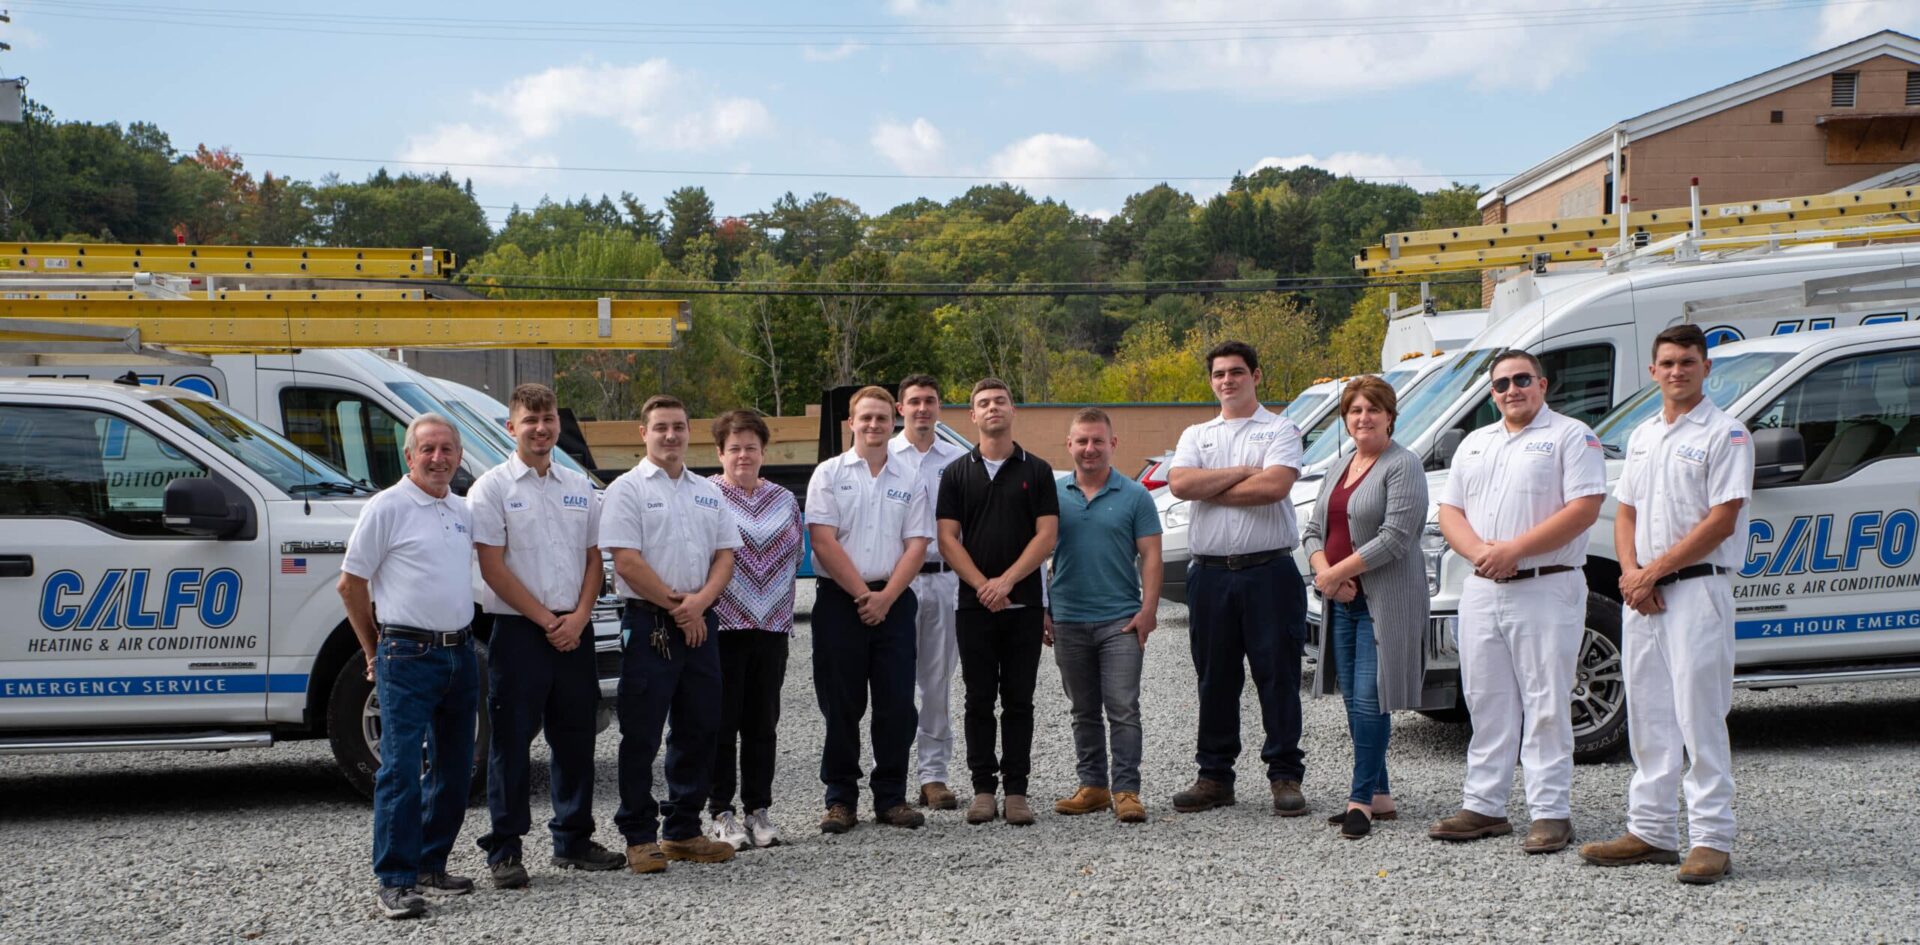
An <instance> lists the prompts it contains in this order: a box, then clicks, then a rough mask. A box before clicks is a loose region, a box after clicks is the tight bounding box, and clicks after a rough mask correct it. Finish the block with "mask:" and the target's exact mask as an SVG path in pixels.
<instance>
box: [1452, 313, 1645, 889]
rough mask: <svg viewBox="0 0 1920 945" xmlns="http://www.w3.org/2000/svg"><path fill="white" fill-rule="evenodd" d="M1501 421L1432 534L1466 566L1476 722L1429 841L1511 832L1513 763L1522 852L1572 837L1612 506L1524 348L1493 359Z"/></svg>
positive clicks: (1587, 451)
mask: <svg viewBox="0 0 1920 945" xmlns="http://www.w3.org/2000/svg"><path fill="white" fill-rule="evenodd" d="M1490 374H1491V376H1492V378H1493V402H1494V405H1495V406H1496V407H1498V408H1499V409H1500V419H1499V420H1497V421H1495V422H1494V423H1491V424H1488V425H1487V426H1484V427H1481V428H1480V429H1478V430H1475V431H1473V433H1472V434H1470V435H1468V437H1467V438H1466V439H1465V440H1463V441H1462V442H1461V443H1460V448H1459V450H1458V451H1457V452H1456V453H1455V454H1454V455H1455V459H1454V461H1453V472H1452V474H1451V475H1450V476H1448V477H1447V484H1446V486H1445V487H1444V489H1443V490H1442V491H1441V493H1440V531H1441V532H1442V533H1443V534H1444V535H1445V536H1446V539H1447V544H1449V545H1451V546H1452V547H1453V550H1454V552H1455V553H1456V554H1458V555H1460V557H1462V558H1465V559H1466V560H1467V561H1469V562H1471V563H1472V564H1473V575H1472V576H1470V577H1468V578H1467V584H1466V588H1465V589H1464V590H1463V592H1462V594H1461V600H1460V680H1461V684H1462V685H1463V687H1464V688H1465V690H1466V699H1467V708H1468V710H1469V711H1470V712H1471V713H1472V715H1473V740H1472V741H1471V742H1470V743H1469V744H1468V746H1467V778H1466V786H1465V789H1464V792H1463V793H1464V797H1463V799H1462V800H1461V803H1460V812H1459V813H1457V814H1454V815H1452V816H1450V817H1446V818H1444V819H1442V820H1440V821H1439V822H1437V823H1435V824H1434V825H1433V826H1432V827H1430V828H1429V829H1428V830H1427V836H1429V837H1432V838H1434V839H1436V840H1478V839H1480V838H1482V837H1493V836H1504V835H1506V834H1509V833H1512V832H1513V825H1512V824H1510V823H1508V821H1507V794H1508V792H1509V790H1510V789H1511V788H1512V786H1513V765H1514V761H1515V760H1516V759H1517V760H1518V761H1519V762H1520V765H1521V767H1522V769H1523V770H1525V772H1526V778H1527V813H1528V815H1529V816H1531V817H1532V819H1533V824H1532V826H1531V827H1529V828H1528V830H1527V838H1526V840H1525V841H1524V842H1523V843H1522V844H1521V847H1520V848H1521V849H1522V850H1525V851H1526V852H1528V853H1553V852H1556V851H1559V850H1564V849H1566V846H1567V844H1568V843H1569V842H1570V841H1571V840H1572V839H1573V820H1572V810H1571V807H1570V805H1569V803H1568V795H1569V794H1570V793H1571V791H1572V789H1573V715H1572V713H1571V711H1570V709H1569V705H1568V694H1569V693H1570V692H1572V690H1573V681H1574V674H1575V670H1576V666H1577V664H1578V663H1579V660H1580V640H1581V636H1582V634H1583V633H1584V625H1585V623H1586V621H1585V617H1586V613H1587V608H1586V599H1587V582H1586V577H1585V575H1584V573H1583V572H1582V571H1581V567H1582V566H1583V565H1584V564H1585V563H1586V559H1587V529H1588V528H1589V527H1591V526H1592V525H1593V522H1594V519H1596V518H1598V517H1599V516H1600V505H1601V503H1603V502H1605V501H1606V498H1607V468H1606V459H1605V456H1604V455H1603V453H1602V451H1601V449H1600V441H1599V439H1597V438H1596V437H1594V435H1593V431H1592V430H1590V429H1588V428H1587V425H1586V424H1584V423H1581V422H1580V421H1578V420H1575V419H1573V418H1572V417H1566V416H1562V415H1560V414H1558V413H1555V412H1554V411H1553V409H1552V408H1550V407H1548V406H1547V405H1546V403H1547V377H1546V372H1545V371H1544V370H1542V369H1541V367H1540V362H1539V361H1538V360H1537V359H1535V358H1534V356H1533V355H1531V354H1528V353H1526V352H1525V351H1517V350H1510V351H1503V352H1501V353H1500V354H1499V355H1497V356H1496V357H1495V358H1494V359H1493V368H1492V370H1491V372H1490Z"/></svg>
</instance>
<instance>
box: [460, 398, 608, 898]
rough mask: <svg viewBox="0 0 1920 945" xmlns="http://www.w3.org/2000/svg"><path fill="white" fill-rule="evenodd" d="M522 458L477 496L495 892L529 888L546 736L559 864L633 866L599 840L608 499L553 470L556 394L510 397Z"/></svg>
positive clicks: (493, 475)
mask: <svg viewBox="0 0 1920 945" xmlns="http://www.w3.org/2000/svg"><path fill="white" fill-rule="evenodd" d="M507 432H508V433H511V434H512V435H513V440H514V452H513V455H512V456H509V457H507V461H506V462H504V463H501V464H500V465H498V466H495V467H493V468H492V469H489V470H487V471H486V472H485V473H482V474H481V476H480V479H479V480H478V481H476V482H475V483H474V484H473V488H472V489H471V490H469V491H468V493H467V507H468V509H469V510H470V511H471V514H472V515H473V541H474V553H475V554H477V555H478V556H479V558H480V576H481V578H482V579H484V580H485V581H486V584H487V587H486V595H485V598H484V601H483V604H482V609H483V610H485V611H486V612H487V613H490V614H493V615H494V618H493V636H492V637H491V638H490V639H489V640H488V641H487V655H488V657H489V659H488V660H487V679H488V682H489V693H490V695H489V698H488V702H487V712H488V719H489V720H490V721H491V722H492V723H493V725H492V728H493V736H492V744H491V745H490V746H489V748H488V752H487V768H488V771H489V772H490V778H489V780H488V781H487V809H488V811H489V812H490V813H491V815H492V818H493V830H492V832H490V833H488V834H487V835H486V836H484V837H481V838H480V840H479V844H480V849H482V850H485V851H486V852H487V869H488V872H489V873H491V874H492V877H493V884H494V885H495V886H497V887H499V888H502V889H518V888H520V887H522V886H525V885H527V881H528V879H527V868H526V866H525V865H524V864H523V863H522V862H521V858H520V852H521V851H520V838H521V837H524V836H526V833H527V830H528V829H529V828H530V827H531V826H532V813H531V812H530V811H529V809H528V795H529V793H530V791H531V786H530V768H531V765H530V763H529V761H528V757H527V752H528V748H529V747H530V746H531V745H532V744H533V736H534V734H535V733H537V732H539V731H541V730H542V729H544V730H545V731H546V736H547V748H548V750H549V759H548V765H547V767H548V771H549V782H550V784H551V787H552V790H553V820H552V821H551V822H549V823H548V824H547V829H548V830H549V831H551V832H552V834H553V865H555V866H558V867H561V868H562V869H583V870H611V869H618V868H619V867H620V866H621V864H623V863H625V862H626V857H624V856H621V855H620V854H618V853H615V852H613V851H612V850H609V849H607V848H606V847H604V846H601V845H600V844H598V843H595V842H594V841H593V839H592V837H593V740H594V736H595V735H596V734H597V732H596V730H595V728H594V716H595V714H596V710H597V709H598V706H599V703H600V679H599V674H598V673H596V672H594V667H593V634H592V632H591V627H592V619H593V602H594V600H595V599H596V598H597V597H599V596H600V581H601V577H602V574H601V567H600V548H599V545H598V544H597V542H598V541H599V535H600V501H599V498H598V497H597V496H595V495H594V493H593V482H592V481H591V480H589V479H588V478H587V477H586V476H584V475H581V474H580V473H577V472H574V471H573V470H571V469H568V468H566V467H565V466H561V465H559V464H557V463H554V462H553V461H552V456H553V445H554V442H555V440H556V439H557V438H558V437H559V434H560V411H559V407H558V405H557V403H556V402H555V400H554V396H553V391H552V390H550V389H548V388H547V387H546V386H544V385H541V384H522V385H520V386H519V387H516V388H514V389H513V393H512V394H511V395H509V396H508V398H507Z"/></svg>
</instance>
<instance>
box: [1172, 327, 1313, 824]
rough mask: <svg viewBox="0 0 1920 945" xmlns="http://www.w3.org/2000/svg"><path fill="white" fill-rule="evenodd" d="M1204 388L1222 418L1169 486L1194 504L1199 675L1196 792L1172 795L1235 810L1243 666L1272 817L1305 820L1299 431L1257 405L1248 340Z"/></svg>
mask: <svg viewBox="0 0 1920 945" xmlns="http://www.w3.org/2000/svg"><path fill="white" fill-rule="evenodd" d="M1207 377H1208V383H1209V384H1210V385H1211V386H1212V388H1213V393H1214V396H1216V397H1218V398H1219V399H1220V416H1218V417H1216V418H1214V419H1212V420H1209V421H1207V422H1205V423H1200V424H1195V425H1193V426H1190V427H1188V428H1187V429H1186V431H1185V432H1183V433H1181V434H1180V443H1179V446H1178V447H1176V448H1175V450H1174V454H1173V463H1172V467H1173V468H1172V470H1171V471H1170V472H1169V473H1168V480H1167V486H1168V488H1169V489H1171V490H1172V492H1173V494H1174V496H1175V497H1176V498H1180V499H1185V500H1187V501H1188V502H1190V503H1192V509H1193V514H1192V519H1191V520H1190V523H1189V524H1188V527H1187V534H1188V535H1189V536H1190V538H1189V542H1190V547H1191V548H1192V550H1193V561H1192V564H1191V565H1190V569H1189V571H1188V578H1187V599H1188V601H1189V604H1188V609H1189V610H1191V611H1192V621H1191V623H1192V629H1191V631H1190V632H1189V634H1188V636H1189V639H1190V641H1191V647H1192V650H1193V666H1194V669H1195V671H1196V672H1197V673H1198V675H1199V677H1200V713H1199V715H1200V734H1199V738H1198V745H1197V748H1196V751H1195V752H1194V761H1195V762H1196V763H1197V764H1198V765H1199V767H1200V774H1199V777H1198V778H1197V779H1196V780H1195V781H1194V783H1193V786H1192V787H1189V788H1188V789H1186V790H1184V791H1181V792H1180V793H1178V794H1175V795H1174V796H1173V809H1174V810H1177V811H1181V812H1183V813H1187V812H1193V811H1203V810H1211V809H1213V808H1215V807H1226V806H1230V805H1232V804H1233V803H1234V794H1233V781H1234V771H1233V764H1234V761H1235V759H1237V758H1238V757H1239V756H1240V692H1241V690H1242V689H1243V688H1244V686H1245V683H1246V673H1245V671H1244V670H1243V668H1242V666H1241V663H1242V661H1243V660H1244V661H1245V662H1246V664H1247V666H1249V667H1251V668H1252V670H1253V685H1254V689H1255V690H1256V691H1257V692H1258V693H1259V697H1260V719H1261V722H1262V727H1263V728H1265V729H1266V740H1265V742H1264V743H1263V744H1262V745H1261V748H1260V758H1261V760H1263V761H1265V762H1266V764H1267V782H1268V787H1269V789H1270V790H1271V792H1272V794H1273V811H1274V813H1276V814H1279V815H1280V816H1282V817H1298V816H1300V815H1302V814H1305V813H1306V812H1307V802H1306V798H1305V796H1304V795H1302V794H1301V793H1300V779H1301V777H1302V776H1304V774H1305V773H1306V756H1305V755H1304V753H1302V752H1301V750H1300V657H1301V651H1302V648H1303V647H1304V646H1305V644H1306V634H1307V618H1306V614H1307V595H1306V584H1305V582H1304V581H1302V580H1301V577H1300V569H1299V567H1298V566H1297V565H1295V564H1294V562H1293V548H1294V546H1295V545H1297V544H1299V529H1298V527H1297V526H1296V525H1295V522H1294V516H1293V504H1292V503H1291V502H1289V501H1288V500H1287V494H1288V493H1289V492H1291V491H1292V489H1293V481H1294V479H1296V478H1297V477H1298V476H1299V475H1300V455H1301V452H1302V450H1301V442H1300V430H1299V428H1298V427H1295V426H1294V425H1293V422H1292V421H1290V420H1288V419H1286V418H1285V417H1282V416H1280V415H1278V414H1275V413H1272V412H1270V411H1268V410H1267V408H1265V407H1263V406H1261V405H1260V399H1259V387H1260V362H1259V357H1258V355H1257V354H1255V352H1254V350H1253V348H1252V347H1251V346H1249V345H1247V344H1246V343H1245V342H1239V341H1228V342H1223V343H1221V344H1220V345H1219V346H1217V347H1215V348H1214V349H1213V350H1212V351H1210V352H1208V353H1207Z"/></svg>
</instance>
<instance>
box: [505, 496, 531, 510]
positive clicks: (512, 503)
mask: <svg viewBox="0 0 1920 945" xmlns="http://www.w3.org/2000/svg"><path fill="white" fill-rule="evenodd" d="M526 510H527V501H526V500H525V499H508V500H507V511H509V512H524V511H526Z"/></svg>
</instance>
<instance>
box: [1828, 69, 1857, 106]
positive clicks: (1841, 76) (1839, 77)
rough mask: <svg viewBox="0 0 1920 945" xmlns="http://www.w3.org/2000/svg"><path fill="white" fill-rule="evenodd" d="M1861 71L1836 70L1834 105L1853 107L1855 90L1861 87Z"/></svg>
mask: <svg viewBox="0 0 1920 945" xmlns="http://www.w3.org/2000/svg"><path fill="white" fill-rule="evenodd" d="M1859 85H1860V73H1858V72H1836V73H1834V74H1833V107H1835V108H1852V107H1853V98H1854V95H1853V93H1854V91H1855V90H1856V89H1858V88H1859Z"/></svg>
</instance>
